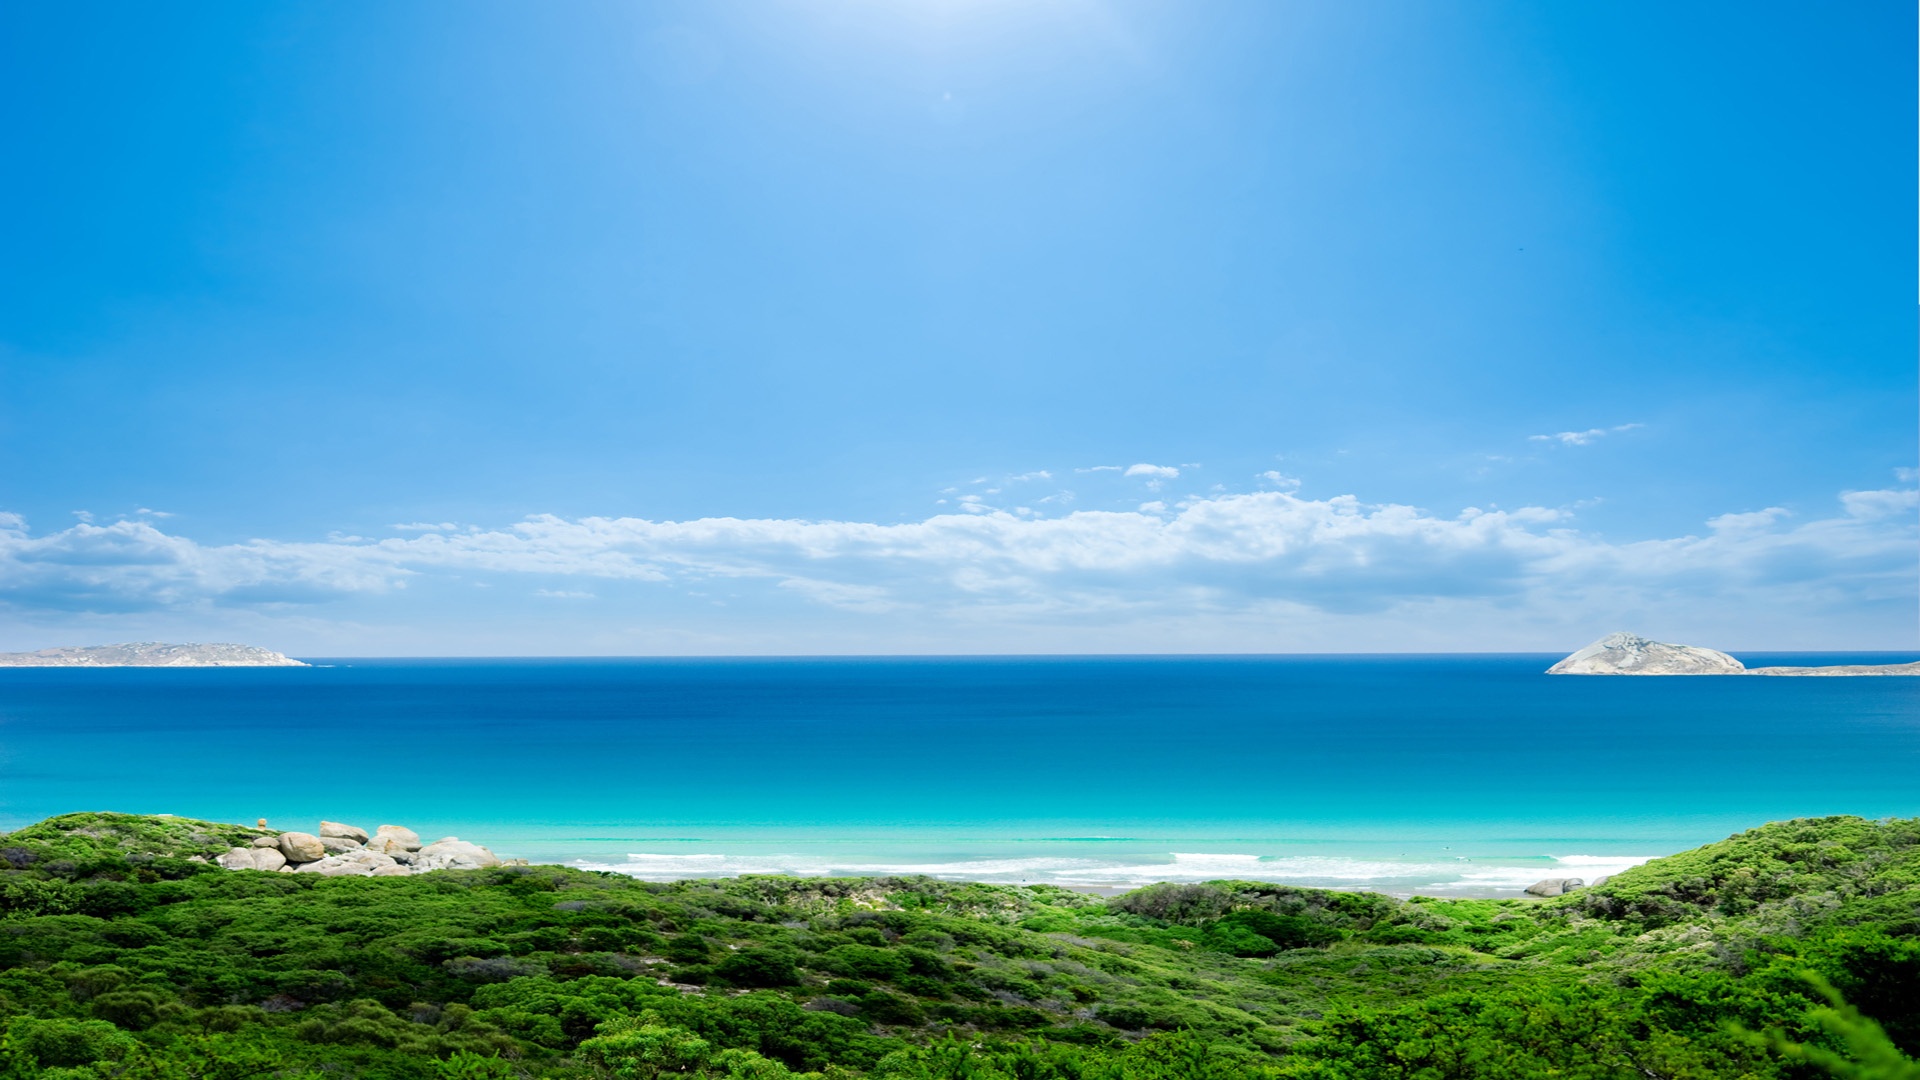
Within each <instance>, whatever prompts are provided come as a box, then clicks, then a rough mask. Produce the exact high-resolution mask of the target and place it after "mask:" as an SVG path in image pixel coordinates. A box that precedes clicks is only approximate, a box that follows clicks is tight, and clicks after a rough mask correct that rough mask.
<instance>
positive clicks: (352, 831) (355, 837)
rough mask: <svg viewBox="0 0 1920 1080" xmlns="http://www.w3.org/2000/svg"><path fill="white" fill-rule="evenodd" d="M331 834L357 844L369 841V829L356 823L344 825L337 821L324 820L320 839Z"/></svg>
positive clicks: (321, 824) (321, 825)
mask: <svg viewBox="0 0 1920 1080" xmlns="http://www.w3.org/2000/svg"><path fill="white" fill-rule="evenodd" d="M329 836H337V837H340V838H342V839H346V840H352V841H353V842H354V843H356V844H364V843H366V842H367V830H365V829H362V828H360V827H358V826H355V825H342V824H340V823H339V822H337V821H323V822H321V823H320V839H322V840H325V839H326V838H327V837H329Z"/></svg>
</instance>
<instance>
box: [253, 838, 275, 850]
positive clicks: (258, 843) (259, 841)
mask: <svg viewBox="0 0 1920 1080" xmlns="http://www.w3.org/2000/svg"><path fill="white" fill-rule="evenodd" d="M253 846H254V847H261V848H266V847H270V848H277V847H279V846H280V838H279V837H277V836H256V837H254V838H253Z"/></svg>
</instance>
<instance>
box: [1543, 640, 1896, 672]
mask: <svg viewBox="0 0 1920 1080" xmlns="http://www.w3.org/2000/svg"><path fill="white" fill-rule="evenodd" d="M1547 674H1549V675H1920V662H1915V663H1910V664H1839V665H1835V666H1832V667H1761V668H1750V667H1748V666H1746V665H1745V664H1743V663H1741V662H1740V661H1738V660H1735V659H1734V658H1733V657H1731V656H1728V655H1727V654H1726V653H1723V652H1720V651H1718V650H1716V649H1703V648H1700V647H1699V646H1697V645H1673V644H1670V643H1668V642H1664V641H1651V640H1649V639H1647V638H1643V637H1641V636H1640V635H1638V634H1625V633H1621V634H1608V635H1607V636H1606V637H1603V638H1601V639H1600V640H1599V641H1596V642H1594V643H1593V644H1591V645H1589V646H1587V647H1586V648H1584V649H1580V650H1579V651H1577V652H1575V653H1573V654H1572V655H1570V656H1568V657H1567V658H1566V659H1564V660H1562V661H1560V662H1559V663H1557V664H1555V665H1553V666H1552V667H1550V668H1548V669H1547Z"/></svg>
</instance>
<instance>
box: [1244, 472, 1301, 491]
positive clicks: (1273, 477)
mask: <svg viewBox="0 0 1920 1080" xmlns="http://www.w3.org/2000/svg"><path fill="white" fill-rule="evenodd" d="M1254 479H1256V480H1265V481H1266V482H1267V483H1269V484H1272V485H1273V486H1275V487H1279V488H1285V489H1286V490H1288V491H1292V490H1294V489H1295V488H1297V487H1299V486H1300V478H1299V477H1297V476H1288V475H1287V474H1285V473H1283V472H1281V471H1280V470H1278V469H1268V470H1267V471H1266V472H1263V473H1261V474H1259V475H1258V476H1256V477H1254Z"/></svg>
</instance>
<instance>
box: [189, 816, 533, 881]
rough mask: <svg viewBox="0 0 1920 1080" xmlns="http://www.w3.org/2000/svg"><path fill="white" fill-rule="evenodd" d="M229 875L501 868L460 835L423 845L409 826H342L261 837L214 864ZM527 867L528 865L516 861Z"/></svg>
mask: <svg viewBox="0 0 1920 1080" xmlns="http://www.w3.org/2000/svg"><path fill="white" fill-rule="evenodd" d="M214 861H215V862H217V863H219V864H220V865H221V866H224V867H226V868H227V869H229V870H274V871H278V872H280V873H283V874H287V873H299V874H324V875H326V876H328V877H402V876H405V875H407V874H424V873H427V872H429V871H433V870H481V869H484V868H486V867H489V866H499V865H501V861H502V860H500V859H499V858H498V857H496V856H495V855H494V853H493V852H491V851H488V850H487V849H486V848H483V847H481V846H480V845H479V844H471V843H468V842H467V841H465V840H462V839H460V838H459V837H457V836H448V837H445V838H443V839H439V840H435V841H434V842H433V843H431V844H422V843H421V842H420V834H419V833H416V832H414V831H413V830H412V829H409V828H406V827H405V826H403V825H382V826H380V827H379V828H378V829H375V830H374V831H373V835H371V836H369V835H368V834H367V831H366V830H365V829H362V828H358V827H356V826H353V825H343V824H341V823H340V822H338V821H323V822H321V823H320V834H319V835H318V836H316V835H314V834H313V833H304V832H283V833H281V834H280V835H278V836H262V837H257V838H256V839H255V840H254V841H253V846H252V847H237V848H233V849H232V850H230V851H228V852H227V853H226V854H225V855H221V856H219V857H218V858H216V859H215V860H214ZM514 861H515V862H523V861H524V860H514Z"/></svg>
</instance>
